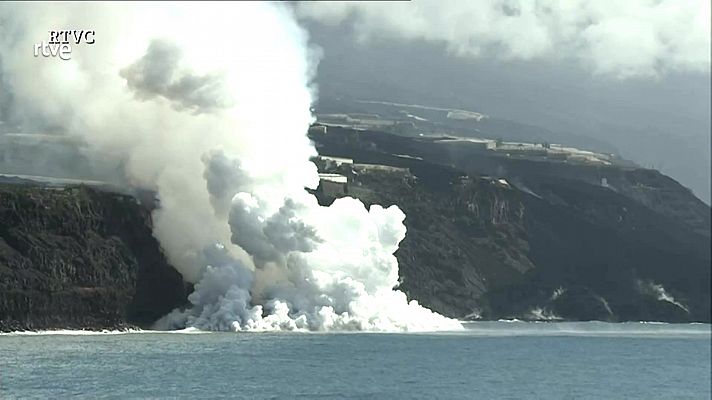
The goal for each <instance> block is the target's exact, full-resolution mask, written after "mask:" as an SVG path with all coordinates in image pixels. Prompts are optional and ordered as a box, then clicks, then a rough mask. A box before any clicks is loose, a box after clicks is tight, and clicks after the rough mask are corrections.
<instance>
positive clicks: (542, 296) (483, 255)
mask: <svg viewBox="0 0 712 400" xmlns="http://www.w3.org/2000/svg"><path fill="white" fill-rule="evenodd" d="M312 138H313V139H314V140H315V141H316V142H317V147H318V149H319V151H320V153H321V154H327V155H333V156H341V157H348V158H352V159H353V160H354V163H355V164H354V165H353V166H347V165H341V166H339V167H338V168H335V169H333V168H332V169H333V170H331V171H328V172H339V173H343V174H345V175H348V176H349V177H350V182H349V185H348V188H347V194H348V195H351V196H355V197H358V198H361V199H362V200H364V202H365V203H367V204H372V203H378V204H384V205H390V204H398V205H399V207H401V208H402V209H403V211H404V212H405V213H406V216H407V217H406V221H405V223H406V226H407V229H408V233H407V235H406V238H405V240H404V242H403V243H401V246H400V249H399V250H398V252H397V253H396V255H397V256H398V259H399V262H400V276H401V281H402V284H401V288H402V289H403V290H404V291H406V292H407V293H408V295H409V296H410V297H412V298H415V299H417V300H418V301H419V302H421V304H424V305H426V306H428V307H431V308H432V309H433V310H435V311H438V312H441V313H443V314H446V315H449V316H454V317H459V318H462V317H471V318H476V317H481V318H491V319H497V318H525V319H552V318H563V319H573V320H590V319H598V320H611V321H620V320H650V321H653V320H654V321H671V322H672V321H709V320H710V247H709V245H710V222H709V221H710V219H709V218H710V209H709V207H708V206H706V205H704V203H702V202H701V201H700V200H699V199H697V198H695V197H694V195H692V193H691V192H690V191H689V190H687V189H686V188H684V187H682V186H681V185H679V184H678V183H677V182H675V181H674V180H672V179H670V178H668V177H666V176H664V175H662V174H660V173H658V172H657V171H651V170H645V169H640V168H632V167H629V168H622V167H616V166H591V165H579V164H569V163H563V162H549V161H534V160H531V159H526V158H510V157H501V156H498V155H492V154H490V153H488V152H481V151H468V150H467V148H466V147H465V148H463V147H458V148H452V147H448V146H443V145H440V144H436V143H433V142H431V141H428V140H419V139H412V138H404V137H399V136H395V135H389V134H385V133H380V132H367V131H360V132H357V131H352V130H348V129H342V128H331V127H330V128H329V130H328V133H327V134H326V135H320V134H315V135H312ZM394 154H399V156H396V155H394ZM404 155H405V156H407V157H404ZM419 158H420V159H419ZM359 163H371V164H383V165H392V166H397V167H402V168H404V169H391V170H388V169H382V168H368V167H363V166H359V165H358V164H359ZM322 169H324V167H323V166H322ZM602 178H606V179H605V180H602ZM500 179H502V180H500ZM320 196H321V199H320V200H321V201H322V202H324V203H328V202H329V201H330V200H331V198H333V197H337V196H339V194H337V195H336V196H335V195H333V194H331V195H326V194H324V193H323V190H322V193H321V194H320Z"/></svg>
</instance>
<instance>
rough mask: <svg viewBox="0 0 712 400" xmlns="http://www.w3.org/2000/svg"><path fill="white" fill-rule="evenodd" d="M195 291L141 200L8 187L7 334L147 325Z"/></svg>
mask: <svg viewBox="0 0 712 400" xmlns="http://www.w3.org/2000/svg"><path fill="white" fill-rule="evenodd" d="M186 290H187V288H186V287H185V285H184V284H183V281H182V278H181V276H180V274H178V272H176V271H175V270H174V269H173V268H172V267H171V266H170V265H168V264H167V262H166V260H165V258H164V256H163V254H162V253H161V250H160V246H159V245H158V243H157V241H156V240H155V239H154V238H153V236H152V234H151V218H150V211H149V210H147V209H146V208H144V207H142V206H141V205H139V204H138V203H137V201H136V200H135V199H134V198H133V197H131V196H126V195H120V194H114V193H108V192H103V191H98V190H96V189H91V188H87V187H69V188H64V189H52V188H43V187H38V186H30V185H0V331H8V330H26V329H33V330H34V329H57V328H90V329H110V328H121V327H129V326H145V325H148V324H151V323H152V322H154V321H155V320H156V319H157V318H160V317H161V316H162V315H164V314H165V313H167V312H169V311H170V310H172V309H173V308H174V307H177V306H180V305H182V304H183V303H184V302H185V299H186V296H187V293H186Z"/></svg>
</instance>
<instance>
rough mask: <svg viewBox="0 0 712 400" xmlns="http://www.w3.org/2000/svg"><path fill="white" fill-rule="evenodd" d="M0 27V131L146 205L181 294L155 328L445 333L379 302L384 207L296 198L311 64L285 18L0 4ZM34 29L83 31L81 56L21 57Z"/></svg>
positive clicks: (393, 281)
mask: <svg viewBox="0 0 712 400" xmlns="http://www.w3.org/2000/svg"><path fill="white" fill-rule="evenodd" d="M0 16H2V17H3V18H2V23H1V24H0V54H1V55H0V76H1V77H2V82H0V84H1V85H2V89H3V92H4V95H3V96H2V98H3V99H4V100H3V101H10V100H11V102H12V106H11V107H5V108H4V109H5V110H10V111H6V113H7V114H8V115H5V116H4V117H3V118H8V119H11V120H13V121H19V122H20V123H23V122H26V123H28V124H29V123H30V121H36V120H41V121H43V123H44V125H45V126H54V127H58V130H59V131H61V132H64V133H66V134H67V135H70V136H72V137H78V138H79V139H81V140H82V141H83V142H85V143H86V147H85V155H86V156H87V157H88V158H89V159H91V160H92V161H93V162H95V163H103V164H106V165H118V166H120V168H119V169H117V170H116V174H117V175H118V176H117V180H118V181H123V182H126V183H127V185H129V186H131V187H135V188H142V189H149V190H154V191H156V192H157V194H158V198H159V200H160V208H159V209H158V210H157V211H155V213H154V215H153V217H154V223H155V226H154V234H155V236H156V237H157V238H158V239H159V241H160V243H161V245H162V247H163V249H164V251H165V253H166V255H167V257H168V258H169V261H170V262H171V263H172V264H173V265H174V266H175V267H176V269H177V270H178V271H179V272H180V273H181V274H182V275H183V277H184V278H185V279H186V280H187V281H189V282H191V283H194V284H195V292H194V293H193V294H192V295H191V296H190V297H189V300H190V303H191V305H190V307H188V308H187V309H186V310H175V311H174V312H172V313H171V314H169V315H168V316H166V317H164V318H163V319H162V320H160V321H159V322H158V323H157V327H159V328H164V329H175V328H183V327H186V326H187V327H197V328H201V329H206V330H229V331H241V330H386V331H400V330H409V331H411V330H416V331H417V330H438V329H448V330H452V329H459V328H461V325H460V323H459V322H457V321H454V320H450V319H447V318H444V317H442V316H440V315H437V314H435V313H433V312H431V311H430V310H428V309H425V308H423V307H421V306H419V305H418V304H417V303H416V302H414V301H413V302H408V301H407V298H406V296H405V294H404V293H402V292H400V291H397V290H393V288H394V287H395V286H396V285H397V284H398V264H397V261H396V258H395V257H394V255H393V253H394V252H395V251H396V249H397V248H398V243H399V242H400V241H401V240H402V239H403V238H404V236H405V226H404V225H403V220H404V218H405V216H404V214H403V213H402V212H401V210H400V209H398V207H396V206H391V207H389V208H383V207H380V206H372V207H371V208H370V210H367V209H366V208H365V207H364V205H363V204H362V203H361V202H360V201H358V200H355V199H351V198H345V199H340V200H338V201H336V202H334V204H333V205H332V206H330V207H321V206H319V205H318V204H317V201H316V199H315V198H314V197H313V196H311V195H309V194H308V193H307V192H306V191H305V190H304V189H305V188H312V189H313V188H316V186H317V185H318V175H317V170H316V167H315V165H314V164H313V163H311V162H310V161H309V158H310V157H312V156H314V155H315V154H316V151H315V149H314V147H313V145H312V144H311V143H310V141H309V140H308V138H307V137H306V131H307V129H308V126H309V124H310V123H311V122H312V121H313V117H312V115H311V112H310V106H311V104H312V102H313V101H314V100H315V95H316V90H315V88H313V87H312V86H311V81H312V78H313V73H314V71H315V68H316V63H317V61H318V60H317V58H316V55H317V54H318V52H317V51H315V50H314V49H311V48H310V47H309V44H308V37H307V34H306V33H305V31H304V30H302V29H301V28H300V27H299V26H298V25H297V24H296V22H295V20H294V17H293V15H292V11H291V9H290V8H287V7H283V6H281V5H279V4H274V3H235V4H207V5H206V4H193V3H180V4H176V5H171V7H163V6H162V5H159V4H140V5H139V4H131V5H125V4H61V5H54V4H2V5H0ZM156 21H160V23H156ZM48 29H92V30H95V31H96V43H95V44H93V45H91V46H89V45H78V46H75V47H74V48H73V51H72V58H71V60H68V61H64V60H60V59H58V58H57V59H54V58H43V57H38V58H36V57H33V56H32V52H31V49H32V47H33V44H34V43H36V42H38V41H41V40H46V39H47V30H48ZM8 99H9V100H8Z"/></svg>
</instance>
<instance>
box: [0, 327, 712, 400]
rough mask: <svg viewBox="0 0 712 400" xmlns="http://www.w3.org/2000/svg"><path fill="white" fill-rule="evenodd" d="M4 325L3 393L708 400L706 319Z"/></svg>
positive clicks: (0, 343)
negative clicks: (98, 328)
mask: <svg viewBox="0 0 712 400" xmlns="http://www.w3.org/2000/svg"><path fill="white" fill-rule="evenodd" d="M465 326H466V329H465V330H464V331H462V332H443V333H405V334H402V333H398V334H396V333H286V332H285V333H198V332H182V333H162V332H145V331H144V332H134V333H121V334H118V333H99V334H96V333H92V334H88V333H83V332H60V333H48V332H45V333H34V334H2V335H0V398H2V399H15V398H18V399H26V398H37V399H48V398H52V399H54V398H67V397H80V398H89V399H104V398H185V399H193V398H210V399H215V398H224V399H293V398H299V399H710V396H711V393H710V385H711V382H710V373H711V371H710V325H709V324H684V325H683V324H680V325H677V324H655V323H623V324H609V323H602V322H579V323H532V322H517V321H514V322H504V321H502V322H476V323H467V324H466V325H465Z"/></svg>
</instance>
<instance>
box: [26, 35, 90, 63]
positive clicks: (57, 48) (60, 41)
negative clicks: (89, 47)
mask: <svg viewBox="0 0 712 400" xmlns="http://www.w3.org/2000/svg"><path fill="white" fill-rule="evenodd" d="M95 34H96V32H94V31H85V30H80V31H77V30H61V31H49V41H47V42H45V41H41V42H39V43H35V47H34V56H35V57H38V56H39V55H42V57H59V58H61V59H62V60H69V59H71V58H72V45H73V44H74V45H78V44H82V43H84V44H94V42H96V40H95V39H94V35H95Z"/></svg>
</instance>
